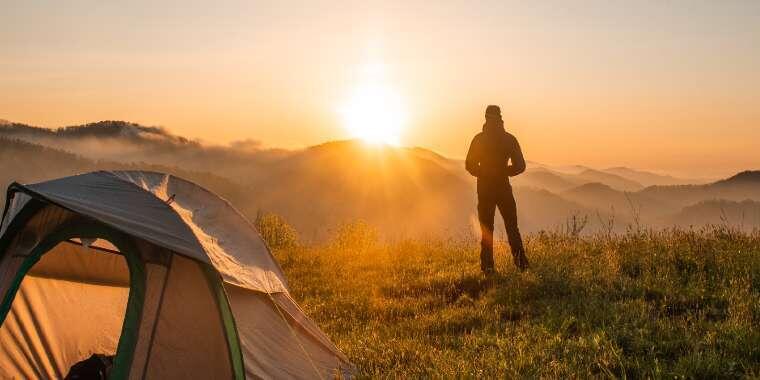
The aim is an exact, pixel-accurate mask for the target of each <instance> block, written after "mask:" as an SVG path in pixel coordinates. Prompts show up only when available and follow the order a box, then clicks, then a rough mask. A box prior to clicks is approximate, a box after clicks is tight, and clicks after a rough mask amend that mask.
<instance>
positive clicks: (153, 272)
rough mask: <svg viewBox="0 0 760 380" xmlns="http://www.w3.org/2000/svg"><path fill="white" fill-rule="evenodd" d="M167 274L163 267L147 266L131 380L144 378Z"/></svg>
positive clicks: (130, 372) (130, 373)
mask: <svg viewBox="0 0 760 380" xmlns="http://www.w3.org/2000/svg"><path fill="white" fill-rule="evenodd" d="M167 272H168V271H167V268H166V267H165V266H163V265H158V264H147V265H145V277H146V280H145V284H146V291H145V303H144V304H143V312H142V318H141V320H140V332H139V334H138V338H137V344H136V346H135V352H134V357H133V358H132V366H131V369H130V371H129V378H130V379H135V380H136V379H142V378H144V374H145V369H146V365H147V362H148V353H149V352H150V346H151V344H152V337H153V332H154V331H155V325H156V320H157V319H158V310H159V305H160V303H161V295H162V294H163V292H164V282H165V281H166V274H167Z"/></svg>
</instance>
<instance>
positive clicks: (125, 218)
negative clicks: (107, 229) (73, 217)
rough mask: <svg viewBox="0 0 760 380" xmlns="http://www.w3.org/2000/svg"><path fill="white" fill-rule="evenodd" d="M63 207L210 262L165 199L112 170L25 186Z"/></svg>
mask: <svg viewBox="0 0 760 380" xmlns="http://www.w3.org/2000/svg"><path fill="white" fill-rule="evenodd" d="M21 187H22V188H24V189H27V190H29V191H31V192H33V193H34V194H35V195H39V196H41V197H43V198H44V199H46V200H49V201H51V202H53V203H55V204H57V205H60V206H61V207H64V208H66V209H69V210H72V211H74V212H76V213H78V214H81V215H86V216H89V217H91V218H93V219H95V220H98V221H101V222H103V223H105V224H107V225H109V226H111V227H113V228H116V229H118V230H120V231H122V232H124V233H127V234H129V235H133V236H138V237H140V238H142V239H145V240H147V241H149V242H152V243H154V244H157V245H159V246H162V247H166V248H169V249H171V250H173V251H175V252H178V253H181V254H184V255H187V256H189V257H192V258H194V259H196V260H200V261H203V262H209V260H208V257H207V256H206V254H205V252H204V251H203V247H201V246H200V244H199V243H198V241H197V239H195V238H194V235H193V233H192V232H191V231H190V228H189V227H188V226H187V225H186V224H185V223H183V222H182V220H180V219H179V218H177V217H176V214H174V213H173V212H172V210H171V208H170V207H169V206H168V205H167V204H166V203H165V202H163V201H162V200H160V199H158V198H156V197H155V196H153V195H152V194H150V193H148V192H146V191H143V190H142V189H140V188H138V187H137V186H125V182H124V181H123V180H121V179H120V178H119V177H117V176H116V175H115V174H113V173H111V172H105V171H100V172H94V173H88V174H81V175H75V176H71V177H65V178H61V179H55V180H52V181H46V182H41V183H37V184H32V185H27V186H21Z"/></svg>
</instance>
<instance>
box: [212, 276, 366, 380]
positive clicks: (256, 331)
mask: <svg viewBox="0 0 760 380" xmlns="http://www.w3.org/2000/svg"><path fill="white" fill-rule="evenodd" d="M225 288H226V291H227V294H228V296H229V299H230V305H231V306H232V311H233V314H234V315H235V321H236V323H237V326H238V330H239V335H240V344H241V346H242V348H243V357H244V358H245V371H246V376H247V377H248V378H265V379H268V378H272V379H279V378H298V379H309V378H322V379H332V378H339V377H345V378H350V377H351V375H350V373H351V368H352V367H351V364H350V363H349V362H348V360H347V359H346V358H345V357H344V356H343V355H342V354H341V353H340V351H338V350H337V349H336V348H335V346H333V344H332V343H331V342H330V341H329V339H327V337H325V336H324V334H322V332H321V331H319V329H318V328H317V327H316V326H315V325H314V324H313V322H311V321H310V320H308V319H307V318H306V317H305V316H303V314H302V313H300V312H298V313H297V312H293V310H290V312H288V311H287V310H286V309H285V308H283V307H282V306H280V305H278V303H280V302H283V301H284V300H276V299H275V298H274V296H280V295H282V294H281V293H279V294H277V295H268V294H265V293H260V292H253V291H250V290H248V289H244V288H239V287H235V286H226V287H225ZM278 301H279V302H278ZM287 302H290V301H284V302H283V304H284V303H287ZM291 314H294V315H295V317H296V318H298V320H297V319H294V318H293V317H292V316H291ZM304 319H305V320H306V321H308V323H304ZM283 358H287V360H283Z"/></svg>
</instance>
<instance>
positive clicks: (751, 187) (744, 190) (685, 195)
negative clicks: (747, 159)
mask: <svg viewBox="0 0 760 380" xmlns="http://www.w3.org/2000/svg"><path fill="white" fill-rule="evenodd" d="M758 173H760V171H745V172H742V173H739V174H737V175H735V176H733V177H730V178H727V179H725V180H721V181H717V182H714V183H710V184H705V185H681V186H650V187H648V188H646V189H644V190H642V191H641V193H642V194H645V195H647V196H649V197H652V198H655V199H658V200H661V201H663V202H668V203H670V204H673V205H674V206H676V207H686V206H689V205H692V204H695V203H698V202H701V201H704V200H712V199H724V200H730V201H743V200H745V199H753V200H760V180H759V179H758V175H759V174H758Z"/></svg>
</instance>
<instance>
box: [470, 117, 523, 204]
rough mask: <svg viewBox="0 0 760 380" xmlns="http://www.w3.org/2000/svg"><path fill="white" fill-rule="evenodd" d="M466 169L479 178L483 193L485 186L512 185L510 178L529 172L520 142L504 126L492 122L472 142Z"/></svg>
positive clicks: (500, 123)
mask: <svg viewBox="0 0 760 380" xmlns="http://www.w3.org/2000/svg"><path fill="white" fill-rule="evenodd" d="M510 161H511V162H510ZM465 168H466V169H467V171H468V172H470V174H472V175H473V176H475V177H477V178H478V192H480V191H481V189H482V188H484V187H492V186H504V184H507V185H508V184H509V177H512V176H516V175H518V174H520V173H522V172H524V171H525V158H523V154H522V151H521V150H520V144H518V142H517V139H516V138H515V136H512V135H511V134H510V133H508V132H507V131H505V130H504V124H503V123H502V122H495V121H489V122H487V123H485V124H484V125H483V132H481V133H478V134H477V135H476V136H475V138H473V139H472V143H471V144H470V150H469V151H468V152H467V159H466V161H465Z"/></svg>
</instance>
